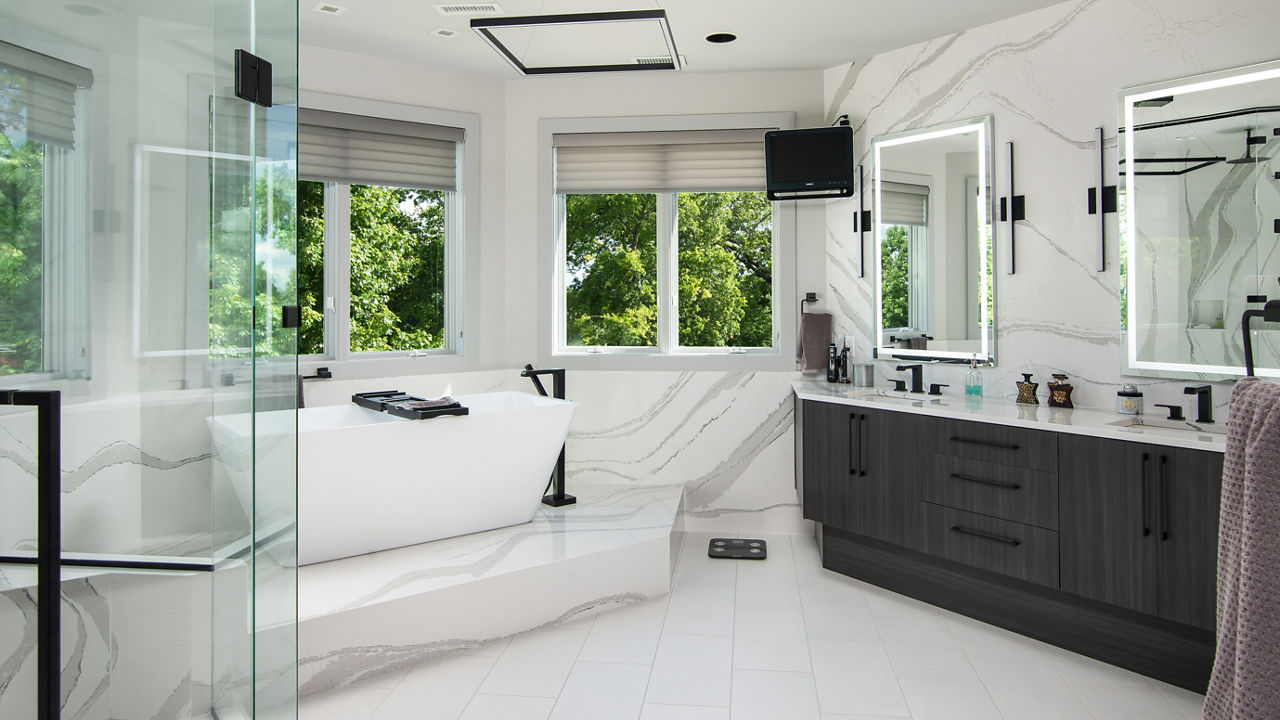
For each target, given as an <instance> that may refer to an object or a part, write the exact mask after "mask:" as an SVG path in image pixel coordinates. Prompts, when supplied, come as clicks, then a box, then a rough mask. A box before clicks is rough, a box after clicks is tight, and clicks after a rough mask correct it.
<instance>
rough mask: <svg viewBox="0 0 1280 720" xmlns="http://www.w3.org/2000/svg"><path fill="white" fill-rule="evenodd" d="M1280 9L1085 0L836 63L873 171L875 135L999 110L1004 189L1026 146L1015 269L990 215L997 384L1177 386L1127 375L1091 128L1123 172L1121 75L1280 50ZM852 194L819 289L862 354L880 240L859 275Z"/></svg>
mask: <svg viewBox="0 0 1280 720" xmlns="http://www.w3.org/2000/svg"><path fill="white" fill-rule="evenodd" d="M1278 20H1280V6H1277V5H1276V4H1275V3H1272V2H1268V1H1267V0H1243V1H1242V2H1239V3H1235V4H1233V6H1232V9H1231V10H1230V11H1229V12H1224V11H1223V9H1222V8H1220V7H1217V6H1212V5H1205V4H1203V3H1195V2H1191V1H1190V0H1175V1H1172V2H1165V3H1160V4H1159V5H1158V6H1156V5H1153V4H1151V3H1148V2H1144V1H1143V0H1076V1H1073V2H1065V3H1062V4H1059V5H1054V6H1051V7H1048V8H1044V9H1041V10H1036V11H1033V12H1030V13H1026V14H1024V15H1020V16H1017V17H1013V18H1009V19H1006V20H1001V21H997V22H994V23H991V24H988V25H984V26H980V27H977V28H973V29H970V30H967V31H964V32H961V33H956V34H953V35H948V36H946V37H941V38H937V39H934V40H930V41H927V42H924V43H920V44H917V45H913V46H909V47H904V48H901V49H898V50H893V51H890V52H886V53H882V54H880V55H876V56H873V57H868V58H860V59H858V60H856V61H854V62H852V63H850V64H847V65H842V66H839V67H835V68H830V69H828V70H827V71H826V73H825V78H824V88H825V89H824V92H825V94H826V97H825V107H826V108H827V114H828V116H829V119H831V120H834V119H835V117H836V116H838V115H841V114H848V115H849V116H850V120H851V123H852V125H853V127H854V128H855V131H856V132H855V141H854V142H855V155H856V156H857V157H860V158H862V159H861V160H860V162H863V163H865V164H866V165H867V171H868V173H869V172H870V159H869V155H868V148H869V145H870V139H871V138H872V137H874V136H877V135H882V134H885V133H889V132H895V131H899V130H907V129H914V128H918V127H921V126H926V125H932V124H936V123H941V122H947V121H950V120H957V119H961V118H966V117H972V116H975V115H982V114H991V115H992V116H993V117H994V137H993V149H994V151H995V153H994V155H995V158H996V162H995V168H994V170H995V178H994V183H995V187H994V188H993V195H995V196H996V197H1000V196H1002V195H1004V194H1005V193H1006V192H1007V185H1006V182H1007V170H1006V162H1005V161H1004V159H1003V153H1002V151H1003V149H1004V143H1005V142H1008V141H1012V142H1014V144H1015V146H1016V149H1017V162H1018V168H1017V182H1018V185H1017V192H1018V194H1021V195H1025V196H1026V198H1027V221H1026V222H1020V223H1019V224H1018V228H1017V230H1018V233H1017V241H1016V242H1017V267H1016V269H1017V273H1016V274H1014V275H1008V274H1006V270H1007V268H1006V265H1005V263H1006V262H1007V257H1008V245H1007V236H1008V226H1007V225H1006V224H1004V223H1000V222H996V223H994V225H993V234H994V241H995V243H996V244H995V271H996V275H995V292H996V303H995V321H996V329H997V341H996V358H997V365H996V367H994V368H986V369H984V375H985V382H986V394H987V395H989V396H997V397H1006V398H1010V397H1013V396H1014V395H1015V393H1016V389H1015V387H1014V381H1015V380H1016V379H1018V378H1019V375H1020V374H1021V373H1023V372H1031V373H1034V374H1035V375H1036V376H1037V378H1036V379H1037V380H1039V381H1041V382H1044V381H1047V379H1048V375H1049V374H1050V373H1053V372H1065V373H1066V374H1067V375H1069V376H1070V377H1071V382H1072V384H1073V385H1074V386H1075V388H1076V390H1075V393H1074V395H1073V399H1074V400H1075V402H1076V404H1077V405H1079V406H1086V407H1095V408H1101V409H1107V408H1111V407H1114V403H1115V392H1116V391H1117V390H1118V389H1119V386H1120V385H1121V384H1123V383H1128V382H1134V383H1136V384H1137V385H1138V386H1139V387H1140V389H1142V390H1143V391H1144V392H1145V394H1146V402H1147V403H1148V405H1150V404H1151V403H1155V402H1175V403H1176V402H1180V401H1181V399H1182V392H1181V391H1182V386H1183V385H1185V384H1187V383H1186V381H1185V380H1182V381H1178V380H1174V381H1169V380H1163V379H1156V378H1151V377H1143V378H1139V377H1129V376H1124V375H1123V370H1122V359H1123V355H1122V353H1123V352H1125V343H1124V342H1123V338H1124V336H1123V334H1122V331H1121V328H1120V300H1119V292H1120V276H1119V256H1118V251H1117V244H1116V238H1117V237H1118V225H1117V221H1116V216H1114V215H1110V216H1108V217H1107V218H1106V220H1107V229H1106V244H1105V251H1106V261H1107V262H1106V265H1107V269H1106V271H1105V272H1102V273H1099V272H1097V271H1096V259H1095V258H1096V255H1097V252H1098V250H1097V248H1098V245H1097V243H1098V237H1097V229H1096V222H1097V219H1096V216H1090V215H1088V214H1087V213H1086V212H1085V209H1086V208H1085V191H1086V189H1087V188H1089V187H1092V186H1093V185H1095V184H1096V182H1097V181H1096V173H1097V171H1096V167H1097V165H1096V162H1097V159H1096V157H1097V156H1096V150H1097V149H1096V139H1095V134H1094V133H1095V131H1094V128H1096V127H1097V126H1098V125H1102V126H1103V127H1104V128H1105V131H1104V136H1105V140H1104V146H1105V148H1107V149H1108V150H1111V151H1110V152H1108V153H1107V163H1108V165H1109V168H1110V169H1109V170H1108V173H1107V174H1108V178H1107V182H1108V183H1109V184H1110V183H1113V182H1115V181H1116V180H1115V178H1116V175H1117V173H1116V170H1115V164H1114V163H1115V159H1116V155H1115V154H1114V150H1112V148H1114V147H1115V137H1116V132H1115V128H1116V118H1117V105H1118V103H1117V99H1116V98H1117V95H1116V93H1117V92H1118V91H1119V90H1120V89H1122V88H1124V87H1131V86H1135V85H1140V84H1144V83H1150V82H1156V81H1159V80H1168V79H1173V78H1177V77H1184V76H1189V75H1194V74H1198V73H1204V72H1209V71H1213V70H1220V69H1224V68H1229V67H1236V66H1242V65H1248V64H1251V63H1256V62H1261V61H1265V60H1270V59H1274V55H1275V52H1274V42H1273V40H1272V38H1270V31H1269V30H1268V28H1270V27H1274V25H1275V23H1276V21H1278ZM854 202H856V201H847V200H840V201H829V202H828V203H827V205H826V207H827V212H826V215H827V230H828V232H827V253H828V258H827V261H828V262H827V268H828V274H827V279H828V285H829V287H828V296H827V297H826V298H823V301H824V305H825V309H826V310H827V311H829V312H831V313H832V314H833V316H834V320H835V322H834V326H835V332H836V334H837V336H839V335H841V334H850V335H854V336H855V337H856V338H857V340H858V344H857V346H856V347H855V348H854V352H855V358H856V359H857V360H858V361H859V362H866V361H868V360H870V351H869V343H870V340H871V333H872V330H871V328H872V325H873V323H872V322H871V320H872V317H873V315H872V312H873V307H872V305H873V302H874V286H873V285H872V283H873V282H874V281H875V277H876V271H875V268H874V267H873V266H874V265H875V258H876V257H877V248H876V242H875V238H874V234H873V233H867V234H866V235H865V236H864V237H863V238H862V240H861V241H862V242H863V243H865V244H864V253H865V257H866V260H867V267H866V273H865V277H862V278H859V277H857V267H856V264H857V260H856V257H857V253H856V248H857V245H856V243H857V242H858V241H859V240H858V238H856V236H855V235H854V234H853V233H852V232H851V231H848V230H846V228H847V227H848V226H849V222H848V220H849V216H850V215H851V214H852V212H853V211H854ZM1214 257H1222V256H1221V255H1220V254H1219V255H1216V256H1214ZM1224 261H1225V260H1224ZM1215 262H1219V261H1216V260H1215ZM1271 274H1272V275H1277V274H1280V273H1271ZM1184 302H1185V300H1184ZM1237 315H1238V313H1237ZM1197 332H1198V333H1201V334H1203V333H1207V332H1208V331H1191V332H1189V333H1187V334H1184V335H1181V336H1180V337H1179V338H1178V339H1177V340H1176V342H1178V343H1180V344H1183V345H1191V346H1192V347H1193V348H1194V350H1193V351H1194V352H1196V353H1199V354H1200V355H1202V356H1204V355H1208V354H1210V353H1213V352H1219V353H1220V352H1221V349H1220V348H1221V335H1218V336H1217V339H1216V340H1215V339H1214V338H1211V337H1208V336H1207V335H1206V336H1205V337H1203V338H1202V337H1199V335H1197ZM1188 335H1190V336H1191V337H1190V340H1191V342H1190V343H1188V337H1187V336H1188ZM964 372H965V369H964V368H963V367H959V366H957V367H934V366H930V367H928V368H926V375H927V376H928V381H929V382H940V383H946V384H949V385H950V386H951V388H952V389H955V388H959V387H962V386H963V376H964ZM877 373H878V374H879V376H880V380H879V381H878V384H879V386H880V387H884V386H885V385H887V384H888V383H887V379H888V378H889V377H892V376H896V375H894V373H893V371H892V366H890V365H888V364H885V363H881V364H879V365H878V367H877ZM1229 390H1230V385H1229V384H1228V383H1215V384H1214V399H1215V406H1216V408H1218V412H1222V410H1221V408H1224V407H1225V405H1226V400H1227V397H1228V395H1229Z"/></svg>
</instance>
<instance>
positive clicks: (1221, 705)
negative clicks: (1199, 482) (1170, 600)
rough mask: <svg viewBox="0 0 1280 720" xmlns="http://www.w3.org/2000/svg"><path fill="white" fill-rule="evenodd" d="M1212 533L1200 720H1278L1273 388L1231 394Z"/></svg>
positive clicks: (1248, 383)
mask: <svg viewBox="0 0 1280 720" xmlns="http://www.w3.org/2000/svg"><path fill="white" fill-rule="evenodd" d="M1229 421H1230V424H1229V425H1228V427H1227V454H1226V458H1225V461H1224V465H1223V471H1222V515H1221V519H1220V524H1219V529H1218V652H1217V656H1216V657H1215V659H1214V662H1213V676H1212V677H1211V678H1210V680H1209V692H1208V696H1207V697H1206V698H1205V703H1204V717H1205V718H1207V719H1208V720H1252V719H1253V718H1257V720H1264V719H1266V720H1272V719H1274V718H1280V385H1276V384H1275V383H1270V382H1266V381H1263V380H1259V379H1257V378H1252V377H1247V378H1243V379H1241V380H1240V381H1239V382H1237V383H1236V387H1235V390H1233V391H1232V393H1231V410H1230V418H1229Z"/></svg>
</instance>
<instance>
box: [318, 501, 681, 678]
mask: <svg viewBox="0 0 1280 720" xmlns="http://www.w3.org/2000/svg"><path fill="white" fill-rule="evenodd" d="M569 492H570V493H571V494H573V495H576V496H577V498H578V502H577V504H576V505H570V506H567V507H563V508H552V507H548V506H545V505H542V506H539V509H538V512H537V514H536V515H535V516H534V519H533V521H532V522H529V523H526V524H523V525H516V526H513V527H508V528H501V529H498V530H490V531H488V532H483V533H476V534H474V535H466V536H463V537H457V538H449V539H445V540H437V541H435V542H430V543H424V544H421V545H414V546H411V547H405V548H398V549H395V550H387V551H383V552H377V553H371V554H368V555H362V556H358V557H353V558H343V559H341V560H333V561H330V562H325V563H318V564H315V565H306V566H303V567H300V568H298V645H299V668H298V673H299V676H298V681H299V685H300V689H301V693H302V694H303V695H310V694H313V693H317V692H323V691H326V690H332V689H334V688H337V687H342V686H345V685H349V684H351V683H353V682H356V681H359V680H362V679H365V678H368V677H370V676H373V675H377V674H379V673H383V672H388V671H393V670H397V669H401V668H406V667H409V666H412V665H415V664H417V663H420V662H422V661H423V660H428V659H431V658H435V657H440V656H443V655H447V654H450V653H454V652H459V651H463V650H467V649H471V648H474V647H477V646H478V645H480V644H481V643H484V642H487V641H489V640H494V639H498V638H503V637H506V636H509V635H514V634H516V633H520V632H524V631H527V630H531V629H533V628H538V627H544V626H549V625H555V624H558V623H562V622H566V621H569V620H572V619H575V618H578V617H581V616H583V615H586V614H590V613H594V612H599V611H601V610H606V609H609V608H613V607H618V606H621V605H627V604H630V603H635V602H639V601H641V600H644V599H647V598H652V597H659V596H662V595H665V594H666V593H667V592H669V591H670V589H671V575H672V571H673V569H674V568H675V562H676V559H677V556H678V551H679V547H680V537H681V534H682V532H681V531H682V529H683V528H682V526H681V520H680V518H681V516H682V513H683V504H684V489H683V486H680V485H657V486H655V485H646V486H635V485H627V486H618V485H586V484H581V483H580V484H577V485H575V486H571V487H569Z"/></svg>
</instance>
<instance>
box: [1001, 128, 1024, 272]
mask: <svg viewBox="0 0 1280 720" xmlns="http://www.w3.org/2000/svg"><path fill="white" fill-rule="evenodd" d="M1005 146H1006V147H1007V148H1008V150H1009V195H1008V196H1007V197H1002V198H1000V222H1008V223H1009V274H1010V275H1012V274H1013V273H1014V268H1015V262H1014V261H1015V258H1016V252H1017V249H1016V245H1015V244H1014V228H1015V227H1016V226H1017V223H1018V221H1019V220H1026V219H1027V199H1026V197H1024V196H1022V195H1017V194H1015V191H1014V187H1015V186H1014V184H1013V143H1011V142H1008V143H1005Z"/></svg>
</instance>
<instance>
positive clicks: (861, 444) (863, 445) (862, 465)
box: [858, 415, 867, 476]
mask: <svg viewBox="0 0 1280 720" xmlns="http://www.w3.org/2000/svg"><path fill="white" fill-rule="evenodd" d="M858 432H859V433H860V435H859V438H858V469H859V471H860V472H859V473H858V474H859V475H862V476H866V474H867V459H866V458H867V454H866V453H867V416H866V415H863V416H862V417H860V418H858Z"/></svg>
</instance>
